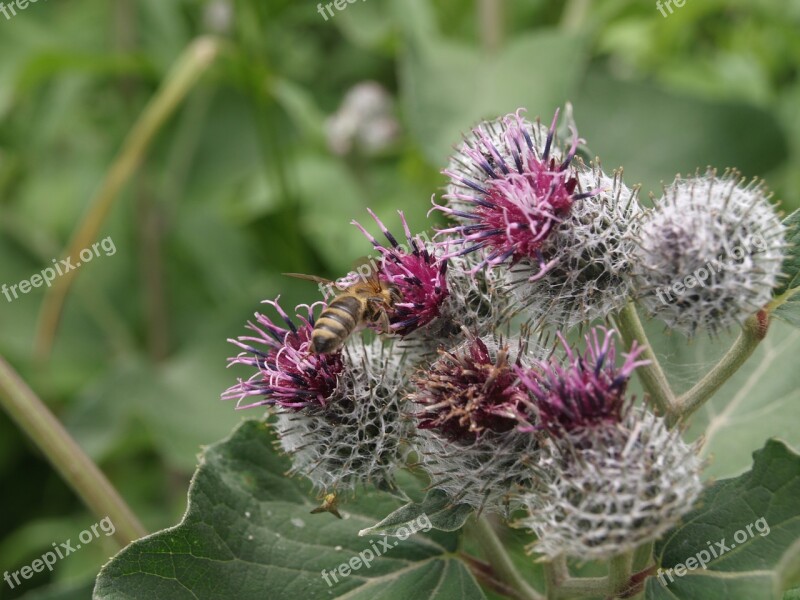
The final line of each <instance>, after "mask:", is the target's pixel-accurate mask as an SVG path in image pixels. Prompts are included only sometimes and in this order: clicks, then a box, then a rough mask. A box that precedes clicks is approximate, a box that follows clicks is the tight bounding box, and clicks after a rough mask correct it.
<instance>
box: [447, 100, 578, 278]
mask: <svg viewBox="0 0 800 600" xmlns="http://www.w3.org/2000/svg"><path fill="white" fill-rule="evenodd" d="M557 120H558V112H556V115H555V117H554V118H553V123H552V125H551V127H550V129H549V131H547V133H546V135H544V136H542V131H541V130H542V129H543V128H542V127H541V125H540V124H539V123H537V124H536V125H533V124H531V123H530V122H528V121H526V120H524V119H523V118H522V117H521V116H520V111H517V113H516V114H511V115H508V116H506V117H504V118H503V119H501V120H499V121H494V122H491V123H484V124H482V125H479V126H478V127H477V128H475V129H474V130H473V132H472V135H471V136H470V137H468V138H467V139H466V140H465V142H464V145H463V146H462V147H461V149H460V151H459V153H458V155H457V156H456V157H454V158H453V159H452V162H451V168H450V169H448V170H446V171H445V172H444V173H445V174H446V175H447V176H448V177H450V179H451V185H450V187H449V188H448V193H447V194H446V195H445V199H446V200H447V201H448V203H447V204H446V205H445V206H438V205H436V206H434V210H440V211H442V212H444V213H445V214H447V215H449V216H450V217H452V218H454V219H455V220H456V221H457V225H455V226H453V227H451V228H448V229H443V230H441V231H440V232H439V233H440V234H446V235H448V237H452V238H454V243H455V244H456V245H457V246H461V247H462V249H461V250H459V251H458V252H459V253H468V252H473V251H476V250H482V251H483V253H484V256H485V257H484V259H483V261H482V262H481V263H479V264H478V265H477V266H476V267H475V269H476V271H477V270H479V269H482V268H485V267H487V266H488V267H493V266H495V265H499V264H502V263H505V262H506V261H508V260H510V261H511V263H512V264H513V263H517V262H519V261H520V260H524V259H528V260H531V261H533V262H536V263H538V264H539V265H540V267H541V271H542V273H543V272H545V271H546V270H547V268H548V265H546V264H545V263H544V260H543V258H542V256H541V252H540V249H541V247H542V244H543V243H544V242H545V240H546V239H547V238H548V236H549V235H550V234H551V233H552V231H553V230H554V229H555V228H556V226H557V225H558V223H560V222H561V221H562V220H563V219H564V217H566V216H567V215H568V214H569V211H570V208H571V207H572V203H573V202H574V201H575V200H576V199H579V198H581V197H582V196H583V195H584V194H580V193H576V188H577V185H578V180H577V178H576V176H575V172H574V170H573V169H572V168H571V167H570V164H571V162H572V159H573V157H574V156H575V151H576V149H577V146H578V142H579V139H578V135H577V132H575V131H574V130H573V142H572V147H571V148H570V149H569V150H568V151H567V152H566V153H565V155H564V157H563V160H561V159H560V158H559V160H557V158H556V155H558V154H560V153H559V152H558V151H557V150H556V149H555V146H556V141H555V130H556V122H557ZM542 137H543V139H542ZM559 161H560V162H559Z"/></svg>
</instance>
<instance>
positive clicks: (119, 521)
mask: <svg viewBox="0 0 800 600" xmlns="http://www.w3.org/2000/svg"><path fill="white" fill-rule="evenodd" d="M0 404H2V405H3V408H4V409H5V410H6V412H8V414H9V415H10V416H11V418H12V419H13V420H14V422H16V423H17V425H18V426H19V427H20V429H22V430H23V431H24V432H25V433H26V434H27V435H28V436H29V437H30V438H31V439H32V440H33V442H34V443H35V444H36V445H37V446H38V447H39V449H40V450H41V451H42V452H43V453H44V455H45V456H46V457H47V459H48V460H49V461H50V463H51V464H52V465H53V467H55V469H56V471H58V473H59V474H60V475H61V477H62V478H63V479H64V481H66V482H67V483H68V484H69V486H70V487H71V488H72V489H73V490H74V491H75V493H76V494H77V495H78V496H79V497H80V498H81V500H83V502H84V504H86V506H87V507H88V508H89V510H91V511H92V512H93V513H94V514H95V516H96V517H97V518H98V519H102V518H104V517H108V518H110V519H111V522H112V523H113V524H114V527H115V531H114V539H115V540H116V542H117V543H118V544H119V546H120V547H121V548H122V547H125V546H127V545H128V544H129V543H131V542H132V541H133V540H136V539H138V538H140V537H143V536H145V535H147V531H146V530H145V528H144V527H143V526H142V524H141V523H139V520H138V519H137V518H136V516H135V515H134V514H133V512H132V511H131V509H130V508H128V505H127V504H125V501H124V500H123V499H122V498H121V497H120V495H119V494H118V493H117V490H116V489H114V487H113V486H112V485H111V483H110V482H109V481H108V479H106V476H105V475H103V473H102V471H100V469H99V468H98V467H97V465H96V464H94V462H92V459H91V458H89V457H88V456H87V455H86V453H85V452H84V451H83V450H82V449H81V447H80V446H78V444H77V443H76V442H75V440H73V439H72V437H71V436H70V434H69V433H68V432H67V430H66V429H64V427H63V426H62V425H61V423H59V422H58V419H56V418H55V416H53V414H52V413H51V412H50V411H49V410H48V409H47V407H46V406H45V405H44V403H43V402H42V401H41V400H40V399H39V397H38V396H37V395H36V394H35V393H34V392H33V390H31V388H30V387H28V385H27V384H26V383H25V382H24V381H23V380H22V378H20V376H19V375H18V374H17V373H16V371H14V369H12V368H11V366H10V365H9V364H8V363H7V362H6V361H5V359H4V358H2V357H0Z"/></svg>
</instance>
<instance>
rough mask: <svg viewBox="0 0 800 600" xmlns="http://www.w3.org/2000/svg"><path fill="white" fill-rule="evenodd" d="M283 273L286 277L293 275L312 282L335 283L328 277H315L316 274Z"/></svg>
mask: <svg viewBox="0 0 800 600" xmlns="http://www.w3.org/2000/svg"><path fill="white" fill-rule="evenodd" d="M284 275H286V276H288V277H295V278H296V279H305V280H307V281H313V282H314V283H324V284H326V285H327V284H329V283H335V282H333V281H331V280H330V279H325V278H324V277H317V276H316V275H305V274H303V273H284Z"/></svg>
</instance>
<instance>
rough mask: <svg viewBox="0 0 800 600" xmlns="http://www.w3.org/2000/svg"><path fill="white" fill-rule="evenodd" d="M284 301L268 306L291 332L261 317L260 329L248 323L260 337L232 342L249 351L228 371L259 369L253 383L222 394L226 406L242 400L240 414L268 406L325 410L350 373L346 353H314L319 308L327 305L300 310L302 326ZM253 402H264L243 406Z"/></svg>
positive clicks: (233, 360) (231, 361) (241, 383)
mask: <svg viewBox="0 0 800 600" xmlns="http://www.w3.org/2000/svg"><path fill="white" fill-rule="evenodd" d="M279 299H280V297H278V298H276V299H275V300H274V301H273V300H265V301H264V304H269V305H271V306H272V307H273V308H275V310H276V311H277V312H278V315H280V317H281V319H282V320H283V321H284V322H285V323H286V327H283V326H282V325H277V324H275V323H274V322H273V321H272V320H271V319H270V318H269V317H267V316H266V315H262V314H260V313H256V314H255V318H256V323H255V324H254V323H252V322H248V323H247V329H250V330H251V331H253V332H255V333H256V335H255V336H242V337H239V338H238V339H229V340H228V341H229V342H231V343H232V344H235V345H236V346H238V347H239V348H241V349H242V350H244V352H241V353H240V354H239V355H238V356H235V357H233V358H230V359H228V365H229V366H230V365H233V364H241V365H247V366H249V367H256V369H257V371H256V372H255V373H254V374H253V375H252V376H251V377H250V378H249V379H247V380H246V381H243V380H241V379H239V383H237V384H236V385H234V386H232V387H231V388H229V389H228V390H226V391H225V392H224V393H223V394H222V399H223V400H237V403H236V408H237V409H240V408H252V407H254V406H264V405H267V406H275V405H277V406H280V407H282V408H288V409H292V410H300V409H303V408H306V407H309V406H320V407H321V406H325V403H326V402H327V400H328V399H329V398H330V397H331V395H332V394H333V393H334V392H335V391H336V388H337V384H338V379H339V374H340V373H341V372H342V370H343V368H344V365H343V362H342V356H341V353H340V352H337V353H334V354H315V353H313V352H311V350H310V346H311V331H312V330H313V329H314V308H315V307H316V305H317V304H320V305H321V304H323V303H322V302H317V303H315V304H312V305H310V306H308V305H305V304H301V305H299V306H298V307H297V309H296V310H297V312H298V314H297V316H298V318H299V319H300V321H301V324H300V325H299V326H298V325H296V324H295V323H294V322H292V319H291V318H290V317H289V315H287V314H286V313H285V312H284V310H283V309H282V308H281V306H280V304H278V300H279ZM301 312H305V313H306V314H300V313H301ZM258 346H262V348H260V349H259V348H258ZM253 396H256V397H259V400H257V401H256V402H252V403H250V404H245V405H242V401H244V400H245V399H246V398H247V399H249V398H251V397H253Z"/></svg>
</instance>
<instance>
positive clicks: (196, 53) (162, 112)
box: [35, 37, 220, 359]
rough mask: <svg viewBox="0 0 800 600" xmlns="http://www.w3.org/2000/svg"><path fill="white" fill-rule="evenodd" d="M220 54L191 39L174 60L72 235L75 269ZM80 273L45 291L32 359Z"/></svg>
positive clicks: (45, 343)
mask: <svg viewBox="0 0 800 600" xmlns="http://www.w3.org/2000/svg"><path fill="white" fill-rule="evenodd" d="M219 49H220V43H219V41H218V40H216V39H214V38H211V37H202V38H198V39H197V40H195V41H194V42H193V43H192V44H191V45H190V46H189V47H188V48H187V49H186V50H185V51H184V53H183V54H182V55H181V56H180V57H179V58H178V60H177V62H176V63H175V66H174V67H173V69H172V71H171V72H170V73H169V74H168V75H167V77H166V80H165V82H164V84H163V85H162V86H161V88H160V89H159V90H158V92H156V95H155V96H154V97H153V98H152V100H150V102H149V103H148V105H147V106H146V107H145V109H144V111H143V112H142V114H141V116H140V117H139V119H138V120H137V121H136V123H135V124H134V126H133V128H132V129H131V131H130V133H129V134H128V136H127V138H126V139H125V142H124V143H123V146H122V148H121V149H120V151H119V154H118V155H117V157H116V159H115V160H114V162H113V163H112V165H111V168H110V169H109V170H108V172H107V173H106V176H105V178H104V179H103V182H102V183H101V184H100V187H99V188H98V190H97V192H96V193H95V195H94V197H93V198H92V200H91V202H90V203H89V207H88V209H87V211H86V214H85V216H84V218H83V220H82V221H81V222H80V224H79V225H78V227H77V228H76V230H75V231H74V232H73V234H72V238H71V239H70V242H69V245H68V247H67V250H66V252H65V258H66V257H70V258H72V260H73V264H77V263H78V262H79V258H78V255H79V253H80V251H81V250H83V249H84V248H87V247H89V246H91V244H92V242H93V241H95V239H96V237H97V234H98V232H99V231H100V228H101V227H102V225H103V223H104V222H105V219H106V217H107V216H108V213H109V211H110V210H111V207H112V206H113V204H114V200H116V198H117V197H118V196H119V193H120V192H121V191H122V188H123V187H124V186H125V184H126V183H127V182H128V181H129V180H130V179H131V177H132V176H133V175H134V173H136V170H137V168H138V167H139V165H140V164H141V162H142V160H143V159H144V157H145V155H146V154H147V151H148V149H149V148H150V145H151V144H152V142H153V140H154V139H155V137H156V134H157V133H158V132H159V131H160V130H161V128H162V127H163V125H164V123H166V121H167V119H168V118H169V117H170V116H171V115H172V114H173V113H174V112H175V110H176V109H177V108H178V106H179V105H180V103H181V102H182V101H183V99H184V98H185V97H186V94H187V93H188V92H189V91H190V90H191V89H192V88H193V87H194V85H195V83H197V81H198V80H199V79H200V76H201V75H202V74H203V73H205V71H206V70H207V69H208V67H209V66H210V65H211V64H213V62H214V59H215V58H216V56H217V54H218V53H219ZM78 272H79V270H77V269H73V270H71V271H69V272H67V273H64V275H62V276H61V277H59V278H58V279H57V280H56V282H55V283H54V285H53V286H52V287H51V288H49V289H48V291H47V293H46V295H45V297H44V302H43V303H42V309H41V312H40V314H39V323H38V328H37V332H36V341H35V348H36V355H37V356H38V357H39V359H45V358H47V357H48V356H49V354H50V350H51V348H52V346H53V340H54V339H55V335H56V331H57V329H58V324H59V322H60V320H61V313H62V311H63V309H64V302H65V301H66V298H67V295H68V293H69V290H70V288H71V285H72V281H73V280H74V278H75V276H76V275H77V273H78Z"/></svg>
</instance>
